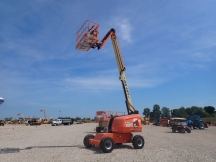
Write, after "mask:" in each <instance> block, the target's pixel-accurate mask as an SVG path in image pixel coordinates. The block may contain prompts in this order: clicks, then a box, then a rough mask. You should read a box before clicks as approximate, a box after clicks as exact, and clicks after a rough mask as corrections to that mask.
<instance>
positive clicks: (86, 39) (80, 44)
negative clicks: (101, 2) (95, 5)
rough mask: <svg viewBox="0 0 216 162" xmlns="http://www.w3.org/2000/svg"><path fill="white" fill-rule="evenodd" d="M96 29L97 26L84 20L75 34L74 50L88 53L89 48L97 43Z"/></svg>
mask: <svg viewBox="0 0 216 162" xmlns="http://www.w3.org/2000/svg"><path fill="white" fill-rule="evenodd" d="M98 27H99V24H97V23H95V22H93V21H90V20H86V22H85V23H84V24H83V26H82V27H81V28H80V29H79V31H78V32H77V33H76V35H77V38H76V42H77V44H76V49H78V50H82V51H88V50H89V49H90V48H91V47H94V46H95V44H96V43H97V42H98V36H97V35H98Z"/></svg>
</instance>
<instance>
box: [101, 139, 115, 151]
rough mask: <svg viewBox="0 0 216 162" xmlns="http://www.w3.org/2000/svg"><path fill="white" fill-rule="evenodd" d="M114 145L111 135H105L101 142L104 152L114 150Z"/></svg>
mask: <svg viewBox="0 0 216 162" xmlns="http://www.w3.org/2000/svg"><path fill="white" fill-rule="evenodd" d="M113 147H114V141H113V139H112V138H110V137H104V138H102V140H101V142H100V149H101V150H102V151H103V152H104V153H110V152H112V150H113Z"/></svg>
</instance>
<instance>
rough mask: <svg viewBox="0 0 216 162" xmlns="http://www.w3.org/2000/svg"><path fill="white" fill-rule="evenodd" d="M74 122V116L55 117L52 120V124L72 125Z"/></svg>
mask: <svg viewBox="0 0 216 162" xmlns="http://www.w3.org/2000/svg"><path fill="white" fill-rule="evenodd" d="M73 123H74V119H73V118H58V119H55V120H53V121H52V122H51V125H52V126H57V125H62V124H64V125H71V124H73Z"/></svg>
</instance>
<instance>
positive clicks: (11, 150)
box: [0, 145, 84, 154]
mask: <svg viewBox="0 0 216 162" xmlns="http://www.w3.org/2000/svg"><path fill="white" fill-rule="evenodd" d="M55 147H56V148H62V147H65V148H67V147H78V148H82V147H83V148H84V146H81V145H77V146H34V147H26V148H25V149H20V148H4V149H0V154H9V153H19V152H20V151H21V150H22V151H25V150H31V149H34V148H55Z"/></svg>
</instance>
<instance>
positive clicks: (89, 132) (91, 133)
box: [84, 132, 96, 134]
mask: <svg viewBox="0 0 216 162" xmlns="http://www.w3.org/2000/svg"><path fill="white" fill-rule="evenodd" d="M84 133H87V134H89V133H90V134H92V133H94V134H96V132H84Z"/></svg>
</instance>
